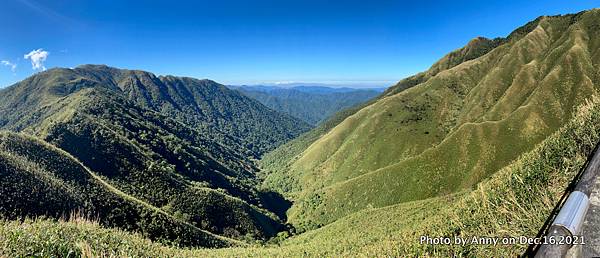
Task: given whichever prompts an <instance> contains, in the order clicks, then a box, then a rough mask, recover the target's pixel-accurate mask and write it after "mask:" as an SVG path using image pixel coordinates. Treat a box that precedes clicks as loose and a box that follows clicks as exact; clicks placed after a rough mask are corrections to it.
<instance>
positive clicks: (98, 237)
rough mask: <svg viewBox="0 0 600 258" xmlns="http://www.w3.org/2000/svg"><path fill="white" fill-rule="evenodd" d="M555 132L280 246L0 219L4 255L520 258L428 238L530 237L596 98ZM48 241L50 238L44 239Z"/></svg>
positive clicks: (588, 132)
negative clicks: (157, 237) (189, 242)
mask: <svg viewBox="0 0 600 258" xmlns="http://www.w3.org/2000/svg"><path fill="white" fill-rule="evenodd" d="M574 114H576V115H575V116H574V117H573V118H572V119H570V121H569V122H568V123H566V124H565V125H564V126H563V127H562V128H560V129H559V130H558V131H557V132H555V133H554V134H552V135H551V136H549V137H548V138H547V139H545V140H544V141H542V142H541V143H540V144H538V145H537V146H536V147H535V148H534V149H533V150H532V151H529V152H527V153H525V154H523V155H521V156H520V157H519V158H518V159H517V160H515V161H513V162H512V163H511V164H509V165H508V166H506V167H503V168H502V169H500V170H499V171H498V172H497V173H494V174H493V175H492V176H491V177H490V178H488V179H486V180H484V181H483V182H481V183H479V184H478V185H477V186H476V187H475V188H474V189H473V190H470V191H461V192H458V193H455V194H451V195H447V196H443V197H434V198H429V199H425V200H420V201H413V202H405V203H401V204H397V205H392V206H388V207H383V208H371V209H365V210H362V211H359V212H356V213H354V214H352V215H349V216H346V217H344V218H342V219H339V220H337V221H335V222H333V223H331V224H329V225H326V226H324V227H322V228H320V229H316V230H313V231H310V232H306V233H304V234H301V235H298V236H295V237H292V238H290V239H288V240H285V241H283V242H282V243H280V245H267V246H254V247H245V248H223V249H214V250H209V249H177V248H173V247H165V246H162V245H159V244H156V243H151V242H150V241H148V240H145V239H144V238H142V237H141V236H139V235H132V234H129V233H125V232H122V231H119V230H114V229H104V228H102V227H100V226H99V225H97V224H96V223H93V222H82V221H79V220H75V221H71V222H53V221H48V220H35V221H31V220H28V221H25V222H24V223H21V222H15V221H5V220H0V255H6V256H20V255H31V254H55V255H58V256H61V255H62V256H66V254H69V253H71V254H87V255H90V254H91V255H95V256H98V255H105V256H109V255H125V256H138V257H139V256H153V257H174V256H179V257H302V256H320V257H323V256H327V257H331V256H338V257H348V256H358V257H374V256H381V257H383V256H416V255H419V256H440V257H443V256H445V257H447V256H475V257H490V256H515V255H519V254H521V253H522V252H523V251H524V250H525V248H526V245H524V244H515V245H498V246H489V245H464V246H460V245H449V246H447V245H427V244H420V242H419V239H420V236H431V237H439V236H446V237H454V236H461V237H472V236H490V237H518V236H529V237H533V236H535V234H536V233H537V231H538V230H539V228H540V227H541V226H542V224H543V223H544V220H545V219H546V217H547V216H548V215H549V213H550V211H551V209H552V208H553V206H554V205H556V203H557V202H558V200H559V199H560V196H561V195H562V193H563V192H564V190H565V188H566V186H567V184H568V183H569V182H570V180H572V179H573V177H574V176H575V174H576V173H577V172H578V171H579V169H580V168H581V167H582V166H583V164H584V163H585V160H586V157H587V156H588V155H589V154H590V153H591V151H592V150H593V149H594V147H595V145H596V143H597V142H598V141H599V140H600V101H599V99H597V98H593V99H591V101H590V102H587V104H585V105H582V106H581V107H580V108H579V109H577V110H576V112H574ZM41 240H46V241H41Z"/></svg>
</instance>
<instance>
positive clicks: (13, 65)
mask: <svg viewBox="0 0 600 258" xmlns="http://www.w3.org/2000/svg"><path fill="white" fill-rule="evenodd" d="M0 63H2V65H4V66H9V67H10V70H11V71H12V72H13V73H14V72H15V71H16V70H17V64H15V63H12V62H10V61H6V60H2V61H0Z"/></svg>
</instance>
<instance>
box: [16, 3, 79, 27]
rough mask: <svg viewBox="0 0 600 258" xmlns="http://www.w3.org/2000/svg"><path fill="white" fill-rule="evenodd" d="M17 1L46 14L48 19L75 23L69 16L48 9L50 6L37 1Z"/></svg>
mask: <svg viewBox="0 0 600 258" xmlns="http://www.w3.org/2000/svg"><path fill="white" fill-rule="evenodd" d="M18 1H19V2H21V3H22V4H23V5H25V6H27V7H29V8H30V9H31V10H33V11H35V12H37V13H39V14H41V15H43V16H46V17H48V18H50V19H53V20H55V21H59V22H62V23H64V24H73V23H75V21H73V20H72V19H71V18H69V17H66V16H64V15H62V14H61V13H58V12H56V11H54V10H53V9H50V8H48V7H46V6H45V5H42V4H40V3H38V2H36V1H35V0H18Z"/></svg>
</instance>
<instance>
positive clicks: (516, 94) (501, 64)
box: [282, 10, 600, 229]
mask: <svg viewBox="0 0 600 258" xmlns="http://www.w3.org/2000/svg"><path fill="white" fill-rule="evenodd" d="M598 21H600V11H598V10H592V11H589V12H584V13H580V14H577V15H565V16H551V17H541V18H539V19H537V20H536V21H534V22H533V23H530V24H527V25H526V26H525V27H524V28H521V29H519V30H517V31H515V33H513V34H512V35H511V37H509V38H507V39H504V40H501V41H503V42H504V43H502V44H499V45H498V46H497V47H495V48H493V49H492V50H490V51H489V52H487V53H486V54H484V55H483V56H480V57H478V58H475V59H472V60H469V61H466V62H462V63H460V64H459V65H456V66H454V67H452V68H450V69H446V70H441V71H440V72H438V73H435V75H433V76H431V77H430V78H428V79H427V78H426V79H424V81H423V82H421V83H419V84H417V85H416V86H413V87H409V88H407V89H404V90H402V91H400V92H398V93H396V94H387V95H386V96H384V97H382V98H380V99H378V100H377V101H376V102H374V103H372V104H370V105H368V106H367V107H365V108H363V109H361V110H360V111H358V112H356V113H355V114H353V115H351V116H349V117H347V118H346V119H345V120H343V122H341V123H339V124H338V125H337V126H335V127H334V128H332V129H331V130H329V131H328V132H327V133H325V134H324V135H323V136H322V137H320V138H319V139H318V140H316V141H315V142H314V143H312V144H311V145H310V146H309V147H308V148H307V149H306V150H304V151H303V152H302V153H301V154H300V155H299V156H297V157H295V158H294V161H293V162H292V163H291V164H289V165H288V168H289V169H288V170H284V171H282V173H286V175H287V176H288V177H292V178H295V179H296V181H297V182H298V183H297V184H296V186H299V187H297V188H300V189H301V190H300V191H299V192H297V193H296V194H295V196H296V201H297V202H296V203H295V204H294V206H293V207H292V209H291V210H290V212H289V221H290V222H292V223H293V224H295V225H296V226H297V227H299V228H300V229H310V228H316V227H319V226H322V225H325V224H328V223H331V222H333V221H335V220H336V219H339V218H341V217H344V216H346V215H349V214H351V213H353V212H356V211H359V210H362V209H366V208H371V207H384V206H389V205H393V204H397V203H402V202H407V201H414V200H420V199H425V198H430V197H435V196H442V195H446V194H450V193H454V192H458V191H462V190H464V189H470V188H471V187H473V186H474V185H475V184H476V183H478V182H481V180H483V179H485V178H488V177H490V176H491V175H492V174H493V173H494V172H496V171H498V170H499V169H500V168H502V167H504V166H506V165H508V164H509V163H510V162H512V161H513V160H515V159H517V158H518V157H519V155H521V154H523V153H525V152H527V151H529V150H531V149H532V148H533V147H534V146H535V145H536V144H538V143H540V142H541V141H543V140H544V139H546V137H548V136H549V135H550V134H552V133H554V132H555V131H556V130H557V129H558V128H560V126H562V125H563V124H564V123H566V122H567V121H568V120H569V119H570V118H571V117H572V111H573V109H574V108H575V107H576V106H578V105H579V104H581V103H583V100H584V99H585V98H587V97H589V96H591V95H593V94H595V93H596V92H597V89H598V86H597V85H599V84H600V81H599V77H598V70H600V66H599V64H598V63H597V62H596V61H594V60H598V59H597V57H598V56H599V55H600V47H599V44H600V30H599V29H600V27H599V26H598V25H597V24H598ZM436 67H437V65H436V66H433V67H432V69H437V68H436ZM390 92H393V90H391V91H390Z"/></svg>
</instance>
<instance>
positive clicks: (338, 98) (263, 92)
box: [235, 86, 380, 125]
mask: <svg viewBox="0 0 600 258" xmlns="http://www.w3.org/2000/svg"><path fill="white" fill-rule="evenodd" d="M235 89H236V90H238V91H240V92H242V93H243V94H244V95H246V96H248V97H250V98H253V99H256V100H258V101H259V102H260V103H262V104H263V105H265V106H267V107H270V108H271V109H273V110H277V111H279V112H282V113H285V114H288V115H291V116H293V117H296V118H298V119H300V120H302V121H306V122H307V123H309V124H313V125H316V124H319V123H320V122H322V121H323V120H325V119H327V118H328V117H330V116H331V115H333V114H334V113H336V112H338V111H340V110H343V109H346V108H350V107H352V106H355V105H357V104H360V103H363V102H365V101H368V100H370V99H372V98H374V97H376V96H378V95H379V94H380V92H378V91H376V90H367V89H346V90H338V91H336V90H335V89H331V90H329V91H328V90H327V89H322V90H319V91H317V90H314V91H310V90H302V89H301V88H264V87H251V86H246V87H244V86H241V87H235Z"/></svg>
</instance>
